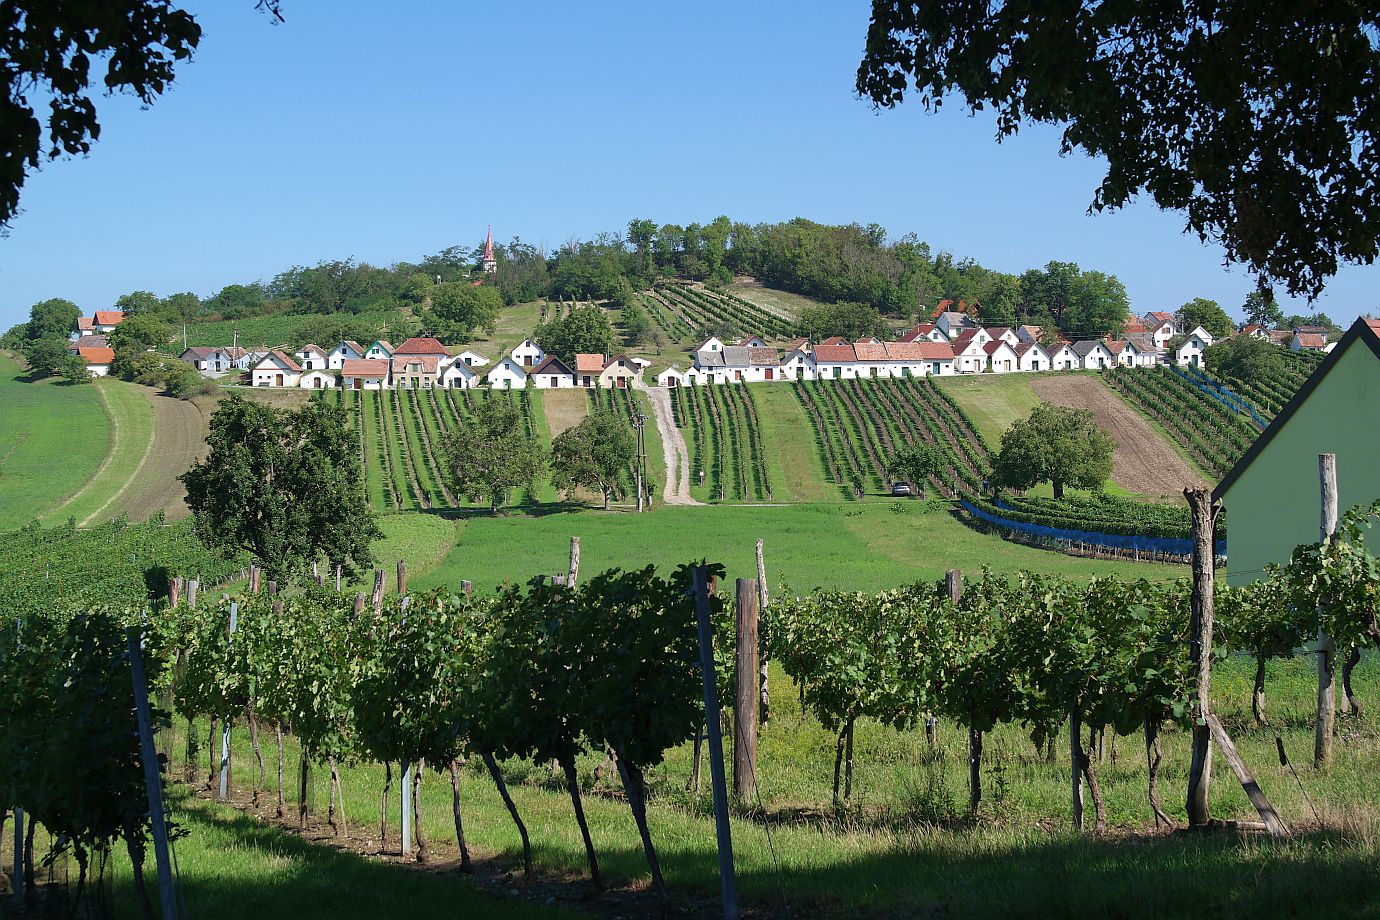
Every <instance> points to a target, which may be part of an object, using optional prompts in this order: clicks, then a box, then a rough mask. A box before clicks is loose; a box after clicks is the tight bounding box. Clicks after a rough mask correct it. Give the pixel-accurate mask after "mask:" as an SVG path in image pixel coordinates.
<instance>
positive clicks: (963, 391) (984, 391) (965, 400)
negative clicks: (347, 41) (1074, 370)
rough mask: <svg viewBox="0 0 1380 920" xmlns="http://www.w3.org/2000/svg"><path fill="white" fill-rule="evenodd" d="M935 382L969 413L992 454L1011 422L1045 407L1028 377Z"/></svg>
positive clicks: (980, 376)
mask: <svg viewBox="0 0 1380 920" xmlns="http://www.w3.org/2000/svg"><path fill="white" fill-rule="evenodd" d="M1059 376H1064V375H1062V374H1060V375H1059ZM936 381H937V382H938V384H939V386H940V387H942V388H943V389H944V392H946V393H948V394H949V396H950V397H952V398H953V401H954V402H956V403H958V404H959V405H960V406H962V407H963V411H965V412H967V413H968V416H969V418H971V419H972V420H973V424H974V425H976V426H977V430H978V433H979V434H981V435H982V437H983V440H985V441H986V442H987V443H988V445H989V446H991V447H992V449H993V450H995V449H997V448H998V447H1000V446H1001V436H1002V434H1003V433H1004V432H1005V431H1006V429H1008V428H1010V427H1011V423H1012V422H1016V421H1019V420H1020V419H1023V418H1025V417H1026V416H1027V415H1029V414H1030V412H1031V410H1033V409H1034V408H1035V407H1036V406H1041V405H1044V401H1043V400H1041V399H1040V397H1039V394H1037V393H1036V392H1035V390H1034V389H1033V388H1032V387H1031V385H1030V377H1029V376H1028V375H1026V374H978V375H973V376H966V377H938V378H936Z"/></svg>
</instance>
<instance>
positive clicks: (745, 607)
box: [733, 578, 760, 805]
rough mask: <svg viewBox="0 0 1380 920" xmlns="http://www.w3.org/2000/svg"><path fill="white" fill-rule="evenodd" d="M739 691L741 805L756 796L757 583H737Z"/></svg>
mask: <svg viewBox="0 0 1380 920" xmlns="http://www.w3.org/2000/svg"><path fill="white" fill-rule="evenodd" d="M737 595H738V603H737V607H738V629H737V637H738V642H737V650H736V651H737V655H736V659H735V661H736V665H737V666H736V668H735V669H734V673H735V674H736V675H737V679H738V680H737V683H738V686H737V691H736V693H735V694H734V697H733V726H734V739H733V795H734V797H735V798H737V799H738V803H739V804H740V805H745V804H748V803H750V802H751V801H752V800H753V799H754V798H756V796H757V702H758V699H759V695H760V691H759V688H758V685H757V677H758V673H759V672H758V668H757V613H758V611H757V601H758V596H757V582H756V581H755V580H753V579H750V578H740V579H738V583H737Z"/></svg>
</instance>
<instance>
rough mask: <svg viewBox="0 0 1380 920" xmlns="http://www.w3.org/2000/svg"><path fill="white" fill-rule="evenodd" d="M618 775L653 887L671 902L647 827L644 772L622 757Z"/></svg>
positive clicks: (619, 761) (665, 900) (664, 898)
mask: <svg viewBox="0 0 1380 920" xmlns="http://www.w3.org/2000/svg"><path fill="white" fill-rule="evenodd" d="M618 775H619V776H620V777H621V778H622V780H623V789H624V791H625V792H626V793H627V795H628V805H629V807H631V808H632V813H633V820H634V821H636V822H637V833H638V836H640V837H641V838H642V852H643V853H644V854H645V855H646V857H647V868H648V869H650V870H651V873H652V887H653V888H655V889H656V891H657V894H659V895H661V899H662V901H663V902H669V901H670V900H671V895H670V893H669V892H668V891H667V890H666V879H665V878H664V877H663V876H662V874H661V861H660V860H659V859H657V855H656V846H655V845H654V844H653V843H652V832H651V830H650V829H649V828H648V827H647V785H646V783H645V782H644V781H643V778H642V771H641V770H640V769H638V768H637V767H634V766H632V765H630V764H629V763H628V762H627V760H625V759H624V758H622V757H619V758H618Z"/></svg>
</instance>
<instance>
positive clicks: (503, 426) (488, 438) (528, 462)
mask: <svg viewBox="0 0 1380 920" xmlns="http://www.w3.org/2000/svg"><path fill="white" fill-rule="evenodd" d="M446 457H447V459H448V460H449V462H450V470H451V474H452V476H453V478H454V480H455V484H456V486H457V487H458V488H459V490H460V491H461V492H462V493H464V494H465V495H467V496H470V497H472V498H483V499H487V500H488V502H489V510H490V511H492V512H494V513H495V514H497V513H498V507H499V505H501V504H503V503H504V502H506V501H507V500H508V493H510V492H511V491H512V490H513V489H517V488H522V487H530V486H531V485H532V482H533V481H534V480H535V479H536V478H537V477H538V476H540V475H541V474H542V472H543V471H544V470H545V469H546V451H544V450H543V449H542V447H541V445H540V444H539V443H537V442H536V441H534V440H533V439H531V438H529V437H528V436H527V432H526V431H524V430H523V427H522V416H521V414H520V413H519V412H518V410H517V407H516V406H514V405H513V404H512V403H510V402H508V401H507V400H505V399H500V398H498V397H491V398H489V399H486V400H484V401H483V402H481V403H480V404H479V406H478V407H477V408H476V409H475V412H474V417H473V418H472V419H470V420H468V421H466V422H465V423H464V424H463V425H460V426H459V427H457V428H456V429H455V430H454V431H452V432H451V434H450V436H449V437H448V438H447V439H446Z"/></svg>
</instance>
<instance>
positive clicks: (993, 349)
mask: <svg viewBox="0 0 1380 920" xmlns="http://www.w3.org/2000/svg"><path fill="white" fill-rule="evenodd" d="M1003 345H1005V346H1006V347H1007V348H1011V345H1010V344H1009V343H1008V342H1007V341H1006V340H1005V339H993V340H992V341H990V342H988V343H987V344H986V345H984V346H982V350H983V351H985V352H987V353H988V354H989V355H994V354H996V353H997V351H998V350H999V349H1000V348H1001V347H1002V346H1003Z"/></svg>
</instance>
